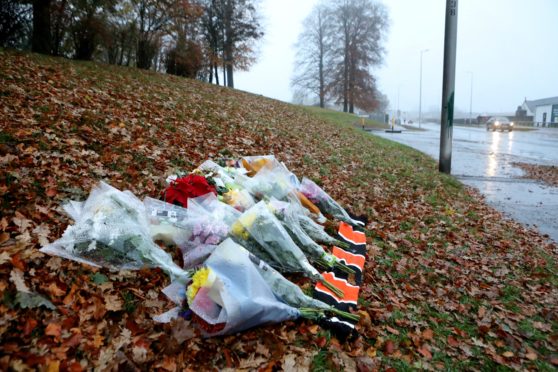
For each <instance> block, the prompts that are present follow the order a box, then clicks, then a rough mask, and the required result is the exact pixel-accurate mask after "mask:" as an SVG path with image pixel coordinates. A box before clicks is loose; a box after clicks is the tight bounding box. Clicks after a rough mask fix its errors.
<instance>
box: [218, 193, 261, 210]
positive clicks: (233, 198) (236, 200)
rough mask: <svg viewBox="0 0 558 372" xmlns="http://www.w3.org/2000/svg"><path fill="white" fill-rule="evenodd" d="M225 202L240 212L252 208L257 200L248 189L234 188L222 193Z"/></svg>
mask: <svg viewBox="0 0 558 372" xmlns="http://www.w3.org/2000/svg"><path fill="white" fill-rule="evenodd" d="M222 200H223V203H225V204H227V205H230V206H231V207H233V208H234V209H236V210H237V211H239V212H244V211H246V210H247V209H250V208H252V207H253V206H254V205H255V204H256V202H255V201H254V198H253V197H252V195H250V193H249V192H248V191H247V190H243V189H239V188H233V189H230V190H229V191H227V192H226V193H224V194H223V195H222Z"/></svg>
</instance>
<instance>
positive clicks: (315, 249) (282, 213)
mask: <svg viewBox="0 0 558 372" xmlns="http://www.w3.org/2000/svg"><path fill="white" fill-rule="evenodd" d="M269 208H270V209H271V210H272V211H273V212H274V214H275V216H276V217H277V218H278V219H279V221H281V223H282V225H283V227H284V228H285V230H287V232H288V233H289V235H290V236H291V238H292V239H293V241H294V242H295V243H296V244H297V245H298V246H299V247H300V248H301V249H302V250H303V251H304V253H305V254H306V256H307V257H308V258H309V259H310V261H312V262H314V263H317V264H319V265H321V266H322V267H326V268H334V267H336V268H338V269H339V270H341V271H344V272H346V273H348V274H354V273H355V272H354V270H353V269H351V268H350V267H348V266H347V265H345V264H343V263H341V262H339V261H338V260H337V259H336V258H335V256H333V255H332V254H330V253H327V252H326V251H325V250H324V248H323V247H322V246H321V245H319V244H317V243H316V242H315V241H314V240H312V238H310V237H309V236H308V234H306V232H305V231H304V229H303V228H302V227H301V226H300V222H299V219H298V216H297V215H298V213H300V212H299V210H298V208H297V206H296V204H293V203H287V202H282V201H278V200H276V199H272V200H271V202H270V203H269Z"/></svg>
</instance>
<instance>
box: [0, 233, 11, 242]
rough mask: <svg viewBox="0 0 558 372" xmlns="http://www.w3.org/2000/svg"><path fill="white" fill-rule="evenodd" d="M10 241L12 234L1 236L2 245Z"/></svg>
mask: <svg viewBox="0 0 558 372" xmlns="http://www.w3.org/2000/svg"><path fill="white" fill-rule="evenodd" d="M9 239H10V234H8V233H7V232H3V233H2V234H0V244H2V243H4V242H7V241H8V240H9Z"/></svg>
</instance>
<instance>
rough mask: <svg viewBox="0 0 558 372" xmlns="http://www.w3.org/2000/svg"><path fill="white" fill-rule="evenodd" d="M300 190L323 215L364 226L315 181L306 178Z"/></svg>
mask: <svg viewBox="0 0 558 372" xmlns="http://www.w3.org/2000/svg"><path fill="white" fill-rule="evenodd" d="M298 190H299V191H300V192H301V193H302V194H304V196H306V197H307V198H308V199H309V200H310V201H311V202H312V203H314V204H316V205H317V206H318V208H320V210H321V211H322V213H323V214H325V215H330V216H332V217H334V218H336V219H338V220H340V221H344V222H346V223H348V224H351V225H353V226H362V225H363V224H362V223H361V222H360V221H357V220H354V219H352V218H351V217H350V216H349V214H348V213H347V211H346V210H345V209H343V207H341V206H340V205H339V204H338V203H337V202H336V201H335V200H334V199H333V198H332V197H331V196H329V195H328V194H327V193H326V192H325V191H324V190H323V189H322V188H321V187H320V186H318V185H316V183H315V182H314V181H312V180H310V179H308V178H306V177H304V178H303V179H302V182H301V183H300V186H299V188H298Z"/></svg>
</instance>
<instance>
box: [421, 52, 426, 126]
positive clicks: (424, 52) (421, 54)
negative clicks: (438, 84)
mask: <svg viewBox="0 0 558 372" xmlns="http://www.w3.org/2000/svg"><path fill="white" fill-rule="evenodd" d="M425 52H428V49H423V50H421V51H420V84H419V128H420V123H421V122H422V54H423V53H425Z"/></svg>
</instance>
